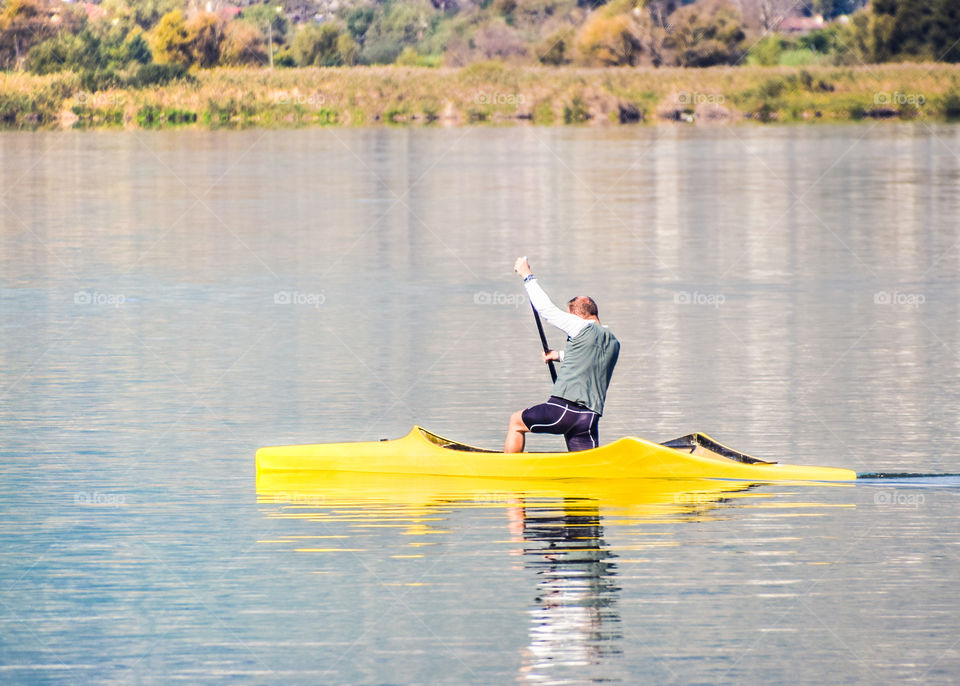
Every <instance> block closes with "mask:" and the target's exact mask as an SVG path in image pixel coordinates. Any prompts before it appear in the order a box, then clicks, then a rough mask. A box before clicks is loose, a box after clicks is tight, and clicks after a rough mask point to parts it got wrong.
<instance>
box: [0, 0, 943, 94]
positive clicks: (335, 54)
mask: <svg viewBox="0 0 960 686" xmlns="http://www.w3.org/2000/svg"><path fill="white" fill-rule="evenodd" d="M292 2H294V0H288V2H287V4H277V3H262V4H252V5H247V6H244V7H240V8H231V7H229V6H228V7H226V8H222V9H221V10H220V11H204V10H201V9H198V8H197V7H196V6H195V5H194V4H192V3H188V2H187V1H186V0H103V2H102V3H101V4H99V5H94V6H90V5H82V4H79V3H66V2H62V1H61V0H3V2H2V5H0V7H2V10H0V68H2V69H5V70H15V69H25V70H28V71H30V72H33V73H37V74H46V73H52V72H57V71H74V72H78V73H79V74H80V75H81V80H82V83H83V84H84V87H87V88H90V89H97V88H104V87H111V86H134V87H143V86H147V85H151V84H157V83H164V82H166V81H169V80H171V79H176V78H190V76H189V75H190V71H191V70H195V69H198V68H209V67H216V66H266V65H270V66H275V67H279V68H282V67H295V66H300V67H305V66H328V67H336V66H349V65H354V64H404V65H420V66H439V65H449V66H463V65H466V64H470V63H472V62H477V61H484V60H502V61H505V62H509V63H519V64H544V65H558V66H559V65H580V66H605V67H609V66H641V65H649V66H683V67H707V66H713V65H722V64H726V65H735V64H741V63H753V64H798V65H800V64H812V63H823V64H856V63H876V62H887V61H916V60H925V61H927V60H934V61H947V62H958V61H960V2H958V1H957V0H873V2H871V3H870V4H869V6H866V7H863V6H862V5H863V3H864V0H805V2H804V3H803V4H801V5H800V10H801V11H802V13H803V14H805V15H807V16H813V15H816V14H818V15H820V16H822V17H823V19H824V22H823V25H822V26H819V27H818V28H816V29H815V30H812V31H809V32H807V33H804V34H803V35H793V34H787V33H785V32H782V31H781V30H780V29H781V27H782V26H784V24H783V22H784V19H785V18H786V17H787V14H788V12H787V9H788V8H795V7H796V3H795V2H793V0H790V1H789V2H787V0H739V2H734V1H733V0H698V1H697V2H685V0H612V1H611V2H608V3H606V4H603V5H600V6H599V7H596V6H594V5H593V3H588V2H587V1H586V0H382V1H374V0H356V1H355V2H348V3H345V4H341V5H339V6H337V8H336V9H335V10H331V11H329V12H327V13H325V14H319V13H318V14H314V15H312V16H309V15H310V12H311V11H314V10H308V9H307V8H308V7H311V6H310V5H307V4H301V5H293V4H290V3H292ZM313 7H315V6H313Z"/></svg>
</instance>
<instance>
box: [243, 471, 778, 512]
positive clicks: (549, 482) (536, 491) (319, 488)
mask: <svg viewBox="0 0 960 686" xmlns="http://www.w3.org/2000/svg"><path fill="white" fill-rule="evenodd" d="M751 486H752V484H750V483H748V482H743V481H718V480H713V479H484V478H477V477H453V476H426V475H406V474H369V473H361V472H317V471H311V472H284V471H259V472H257V499H258V501H259V502H260V503H262V504H277V505H285V506H290V507H292V508H293V511H295V512H309V511H310V510H313V509H315V508H318V509H326V508H341V507H359V508H371V507H372V508H377V507H396V506H400V507H410V508H437V507H440V508H443V507H444V506H451V505H456V506H463V505H464V504H466V503H470V504H472V505H473V506H477V507H486V506H489V507H493V508H502V507H504V506H509V505H511V504H516V503H518V502H523V503H525V504H526V505H527V506H531V505H536V504H540V505H541V506H543V507H550V506H551V504H556V503H563V505H564V507H565V508H568V509H570V508H573V509H577V508H597V507H601V508H605V509H607V508H614V509H617V510H620V509H624V510H629V511H630V512H631V513H633V514H635V515H650V516H657V515H670V514H679V513H689V512H692V511H699V510H702V509H704V508H707V507H710V506H714V505H716V504H717V503H719V502H720V501H723V500H727V499H731V498H742V497H763V496H759V494H754V493H752V492H751ZM391 511H392V510H391Z"/></svg>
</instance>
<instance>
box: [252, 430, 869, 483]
mask: <svg viewBox="0 0 960 686" xmlns="http://www.w3.org/2000/svg"><path fill="white" fill-rule="evenodd" d="M257 471H258V472H262V471H296V472H316V471H323V472H364V473H374V474H421V475H432V476H458V477H464V476H467V477H481V478H497V479H503V478H509V479H636V478H658V479H739V480H746V481H753V482H768V481H851V480H853V479H856V478H857V474H856V472H854V471H851V470H849V469H839V468H836V467H809V466H802V465H796V466H794V465H782V464H776V463H773V462H765V461H763V460H758V459H756V458H753V457H750V456H749V455H744V454H743V453H739V452H737V451H735V450H732V449H730V448H727V447H726V446H723V445H721V444H720V443H717V442H716V441H714V440H713V439H711V438H710V437H709V436H706V435H704V434H691V435H689V436H684V437H683V438H678V439H676V440H674V441H669V442H667V443H665V444H659V443H651V442H649V441H645V440H643V439H641V438H634V437H632V436H631V437H627V438H621V439H619V440H617V441H614V442H613V443H610V444H608V445H604V446H601V447H599V448H594V449H593V450H583V451H580V452H572V453H567V452H565V453H518V454H512V455H511V454H504V453H500V452H495V451H491V450H483V449H481V448H475V447H473V446H469V445H465V444H463V443H457V442H456V441H452V440H449V439H446V438H443V437H442V436H438V435H436V434H434V433H431V432H429V431H427V430H426V429H423V428H421V427H419V426H415V427H413V429H412V430H411V431H410V433H408V434H407V435H406V436H404V437H403V438H399V439H396V440H390V441H387V440H383V441H376V442H355V443H323V444H317V445H288V446H278V447H271V448H260V449H259V450H258V451H257Z"/></svg>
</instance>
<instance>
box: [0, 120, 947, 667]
mask: <svg viewBox="0 0 960 686" xmlns="http://www.w3.org/2000/svg"><path fill="white" fill-rule="evenodd" d="M958 153H960V128H956V127H951V126H937V127H931V126H926V125H923V124H919V125H891V124H881V125H875V124H867V125H863V126H842V127H828V126H819V127H815V128H814V127H810V128H806V127H796V128H788V127H784V128H749V127H738V128H735V129H731V128H725V127H718V128H712V129H706V128H705V129H685V128H670V127H659V128H656V129H652V128H618V129H611V130H606V129H538V128H512V129H457V130H393V129H384V130H366V131H363V130H360V131H294V132H285V131H268V132H264V131H249V132H239V133H238V132H222V133H221V132H217V133H210V132H199V131H186V132H162V133H148V132H96V133H93V132H87V133H82V134H74V133H45V134H29V135H22V134H16V133H4V134H0V315H2V316H0V469H2V479H0V540H2V545H0V681H2V682H9V683H57V684H59V683H107V682H117V681H123V682H133V683H168V682H170V681H174V680H179V681H185V682H188V683H206V682H223V681H235V682H240V683H304V684H317V683H349V684H425V683H431V684H432V683H450V684H462V683H490V684H502V683H511V682H512V683H532V684H539V683H545V684H546V683H595V682H598V681H605V682H613V683H625V684H627V683H771V684H797V683H822V682H824V681H830V682H832V683H874V682H878V683H918V684H927V683H955V682H956V681H957V678H958V676H960V640H958V637H960V615H958V613H957V609H956V608H957V607H958V606H960V590H958V585H957V579H958V578H960V577H958V572H960V535H958V533H957V532H958V531H960V479H958V478H957V477H940V478H933V477H929V476H923V475H930V474H944V473H957V472H960V410H958V407H960V389H958V384H957V383H956V379H957V377H958V371H960V369H958V368H960V356H958V354H960V316H958V314H960V313H958V311H957V309H958V305H957V303H958V295H960V293H958V286H960V279H958V273H960V229H958V224H957V217H958V216H960V164H958V157H957V154H958ZM520 254H525V255H528V256H529V257H530V260H531V262H532V264H533V267H534V270H535V271H536V272H537V273H538V275H539V276H540V279H541V282H542V283H543V284H544V286H545V287H546V289H547V291H548V292H549V293H551V294H552V295H553V296H554V298H555V299H556V300H563V299H567V298H569V297H571V296H572V295H575V294H578V293H587V294H591V295H593V296H594V297H595V298H596V299H597V301H598V302H599V305H600V316H601V319H602V320H603V321H604V323H606V324H609V325H610V326H611V328H612V329H613V330H614V331H615V332H616V334H617V335H618V337H619V338H620V340H621V342H622V344H623V352H622V355H621V360H620V364H619V366H618V369H617V373H616V375H615V377H614V382H613V385H612V387H611V390H610V395H609V398H608V406H607V410H606V413H605V416H604V419H603V422H602V424H601V439H602V440H604V441H609V440H612V439H614V438H615V437H619V436H621V435H625V434H634V435H640V436H644V437H646V438H651V439H656V440H666V439H670V438H673V437H675V436H679V435H682V434H684V433H689V432H691V431H696V430H699V431H706V432H708V433H710V434H711V435H713V436H714V437H716V438H717V439H719V440H721V441H723V442H725V443H728V444H730V445H732V446H734V447H736V448H739V449H741V450H744V451H747V452H750V453H753V454H757V455H760V456H763V457H767V458H770V459H777V460H780V461H783V462H796V463H810V464H825V465H834V466H840V467H847V468H850V469H855V470H857V471H859V472H861V473H869V474H875V473H878V472H898V473H910V474H914V475H915V476H913V477H912V478H906V479H897V480H888V479H884V480H878V479H868V480H865V481H863V482H860V483H857V484H856V485H844V486H837V485H820V486H793V485H778V486H749V485H746V484H736V483H728V482H658V481H647V482H639V483H617V484H597V483H592V484H591V483H589V482H587V483H583V482H563V483H552V484H551V483H542V482H541V483H536V482H534V483H515V482H514V483H511V482H498V481H473V480H458V479H439V480H438V479H422V478H421V479H405V478H402V477H381V478H371V477H367V478H358V477H350V476H348V475H330V476H328V477H327V478H317V479H298V480H294V481H290V480H284V479H282V478H279V477H277V478H273V479H266V478H262V479H260V481H259V482H258V481H257V480H256V478H255V474H254V462H253V459H254V451H255V449H256V448H257V447H259V446H262V445H271V444H278V443H297V442H325V441H338V440H354V439H356V440H362V439H376V438H380V437H397V436H400V435H402V434H404V433H406V432H407V431H408V430H409V428H410V426H411V425H413V424H414V423H419V424H422V425H424V426H426V427H428V428H430V429H431V430H433V431H436V432H439V433H441V434H445V435H449V436H451V437H454V438H457V439H460V440H463V441H467V442H471V443H476V444H480V445H483V446H488V447H496V446H498V445H500V444H502V434H503V430H504V427H505V424H506V419H507V417H508V416H509V414H510V412H512V411H513V410H515V409H519V408H521V407H525V406H528V405H531V404H534V403H536V402H539V401H541V400H542V399H543V398H544V397H545V396H546V394H547V393H548V391H549V385H548V383H547V375H546V371H545V370H544V369H543V368H542V365H541V364H540V363H539V362H538V359H539V358H538V342H537V340H536V333H535V329H534V326H533V322H532V321H531V319H532V318H531V316H530V312H529V306H528V305H527V304H526V302H524V301H523V300H522V298H521V297H520V296H521V295H522V289H521V287H520V285H519V279H517V278H516V276H515V275H513V274H512V272H511V267H512V264H513V259H514V258H515V257H516V256H517V255H520ZM552 342H553V343H554V345H556V346H559V345H561V344H562V340H561V339H560V337H559V336H556V335H552ZM530 444H531V447H532V448H534V449H550V448H555V447H558V446H559V445H560V442H559V440H558V439H555V438H552V437H544V436H538V437H535V439H534V440H532V441H531V442H530Z"/></svg>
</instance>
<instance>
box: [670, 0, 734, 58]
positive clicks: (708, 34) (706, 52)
mask: <svg viewBox="0 0 960 686" xmlns="http://www.w3.org/2000/svg"><path fill="white" fill-rule="evenodd" d="M745 37H746V33H745V32H744V26H743V21H742V19H741V17H740V12H739V11H738V10H737V9H736V7H734V6H733V5H731V4H730V3H729V2H727V0H705V1H704V2H698V3H697V4H695V5H687V6H685V7H681V8H680V9H678V10H677V11H676V12H674V13H673V14H671V15H670V31H669V33H668V35H667V40H666V41H665V47H666V48H667V49H669V50H671V51H672V52H673V59H674V63H675V64H676V65H678V66H681V67H710V66H713V65H715V64H734V63H736V62H737V61H738V60H739V59H740V57H741V56H742V55H743V40H744V38H745Z"/></svg>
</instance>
